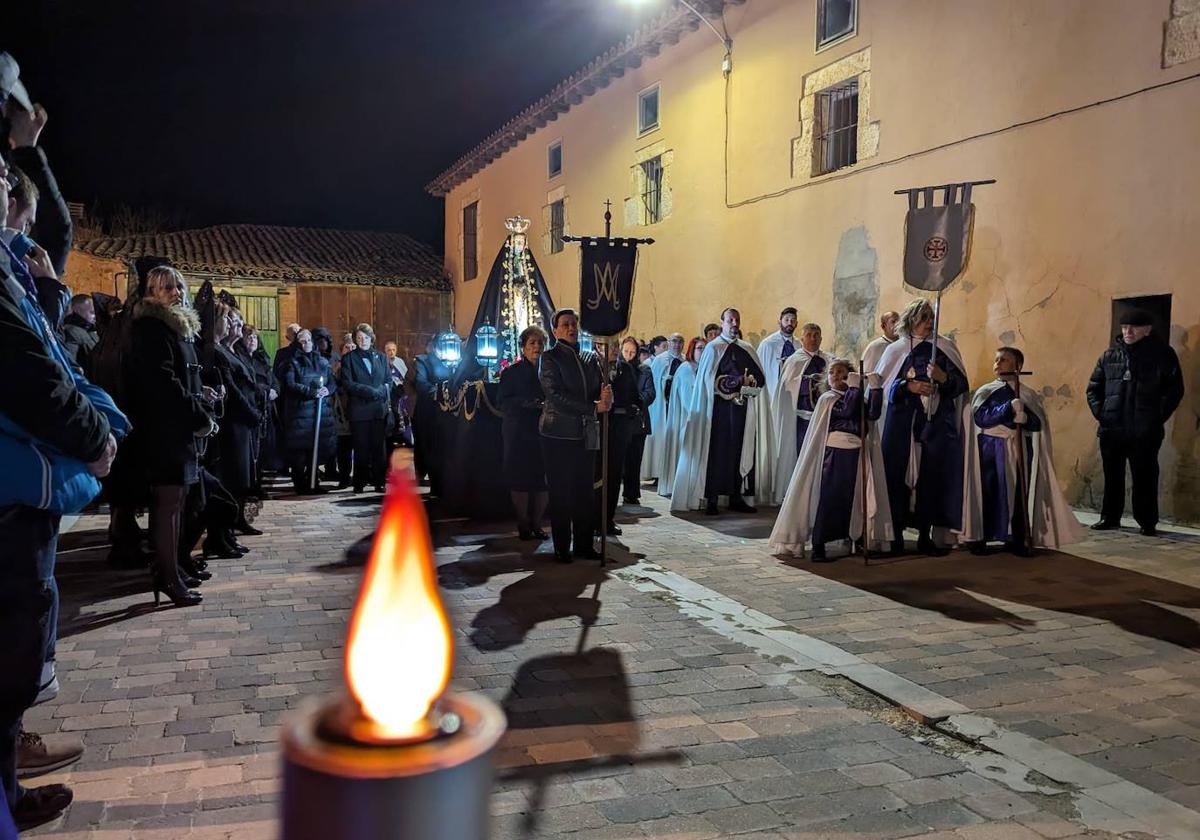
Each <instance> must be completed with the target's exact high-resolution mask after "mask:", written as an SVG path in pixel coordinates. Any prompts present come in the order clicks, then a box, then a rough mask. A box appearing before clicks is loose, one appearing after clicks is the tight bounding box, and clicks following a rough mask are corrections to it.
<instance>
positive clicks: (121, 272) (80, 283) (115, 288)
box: [63, 249, 129, 300]
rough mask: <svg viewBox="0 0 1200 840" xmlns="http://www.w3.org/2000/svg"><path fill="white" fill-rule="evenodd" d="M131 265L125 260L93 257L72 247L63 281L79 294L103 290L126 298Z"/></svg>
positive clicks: (107, 293) (108, 293) (105, 292)
mask: <svg viewBox="0 0 1200 840" xmlns="http://www.w3.org/2000/svg"><path fill="white" fill-rule="evenodd" d="M128 271H129V267H128V266H127V265H126V264H125V262H124V261H123V260H108V259H104V258H103V257H93V256H92V255H91V254H85V253H83V252H82V251H77V250H75V249H72V250H71V252H70V253H69V254H67V270H66V271H65V272H63V282H64V283H65V284H66V285H68V286H70V287H71V291H72V292H74V293H75V294H77V295H82V294H91V293H92V292H102V293H104V294H106V295H115V296H116V297H119V298H121V299H122V300H123V299H124V298H125V293H126V288H125V287H126V283H127V274H128Z"/></svg>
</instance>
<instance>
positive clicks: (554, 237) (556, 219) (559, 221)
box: [550, 198, 567, 254]
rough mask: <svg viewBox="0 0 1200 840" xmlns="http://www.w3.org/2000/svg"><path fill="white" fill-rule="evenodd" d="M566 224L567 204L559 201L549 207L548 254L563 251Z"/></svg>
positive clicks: (561, 200)
mask: <svg viewBox="0 0 1200 840" xmlns="http://www.w3.org/2000/svg"><path fill="white" fill-rule="evenodd" d="M566 223H567V204H566V202H565V201H564V200H563V199H561V198H560V199H559V200H558V201H556V202H554V203H553V204H551V205H550V253H551V254H557V253H558V252H559V251H561V250H562V249H563V240H562V238H563V233H564V232H565V230H564V229H565V227H566Z"/></svg>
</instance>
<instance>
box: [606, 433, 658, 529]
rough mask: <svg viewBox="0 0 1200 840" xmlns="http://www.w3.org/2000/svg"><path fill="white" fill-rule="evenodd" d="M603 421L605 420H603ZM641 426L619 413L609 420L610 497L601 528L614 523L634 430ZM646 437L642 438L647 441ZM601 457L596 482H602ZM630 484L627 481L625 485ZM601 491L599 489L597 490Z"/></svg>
mask: <svg viewBox="0 0 1200 840" xmlns="http://www.w3.org/2000/svg"><path fill="white" fill-rule="evenodd" d="M601 422H603V421H601ZM638 426H640V421H638V420H636V419H635V418H632V417H623V416H621V415H619V414H614V415H613V416H612V417H611V418H610V419H609V421H608V499H607V500H606V501H605V504H604V510H605V512H606V519H605V521H604V522H603V523H602V524H601V528H607V527H608V526H609V525H611V524H612V521H613V516H614V515H615V514H616V512H617V497H618V496H619V495H620V494H621V486H622V478H623V477H624V472H625V470H626V469H627V468H628V463H627V462H628V458H629V449H630V445H631V443H632V441H633V433H634V430H635V429H636V428H637V427H638ZM645 439H646V438H645V437H644V436H643V437H642V440H643V441H645ZM599 463H600V459H599V458H597V459H596V464H597V468H596V483H597V484H599V482H600V469H599ZM628 486H629V485H628V484H627V483H626V484H625V487H628ZM596 493H597V494H599V493H600V491H599V490H597V491H596ZM599 503H600V499H599V495H597V497H596V504H597V505H599Z"/></svg>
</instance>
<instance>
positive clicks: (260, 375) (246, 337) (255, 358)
mask: <svg viewBox="0 0 1200 840" xmlns="http://www.w3.org/2000/svg"><path fill="white" fill-rule="evenodd" d="M234 351H235V352H237V354H238V358H240V359H241V360H242V363H243V364H244V365H246V367H248V368H249V369H250V372H251V373H252V374H253V375H254V390H255V397H256V399H257V403H258V411H259V414H261V415H262V422H261V423H259V425H258V438H257V445H256V449H255V459H254V467H255V473H254V493H255V494H256V495H257V496H258V497H259V498H263V497H264V496H265V492H264V490H263V486H262V474H263V470H264V469H271V470H274V469H276V458H275V400H276V399H277V398H278V397H279V391H278V386H277V385H276V383H275V373H274V371H273V370H272V369H271V357H270V356H269V355H267V351H266V348H264V347H263V346H262V342H261V340H260V339H259V336H258V331H257V330H255V329H254V327H252V326H250V325H249V324H246V325H244V326H243V327H242V340H241V342H239V343H238V344H236V345H234Z"/></svg>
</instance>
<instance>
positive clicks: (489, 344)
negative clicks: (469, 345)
mask: <svg viewBox="0 0 1200 840" xmlns="http://www.w3.org/2000/svg"><path fill="white" fill-rule="evenodd" d="M497 338H498V334H497V332H496V328H495V327H493V326H492V325H491V324H489V323H488V322H487V321H484V322H483V324H482V325H481V326H480V327H479V329H477V330H475V358H476V359H478V360H479V363H480V364H481V365H483V366H484V367H485V368H487V372H488V381H489V382H490V381H491V380H492V377H493V375H494V374H495V372H496V364H497V363H498V362H499V361H500V347H499V344H498V342H497Z"/></svg>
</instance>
